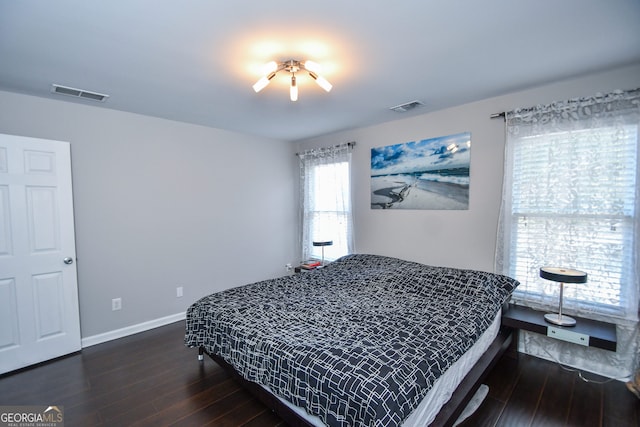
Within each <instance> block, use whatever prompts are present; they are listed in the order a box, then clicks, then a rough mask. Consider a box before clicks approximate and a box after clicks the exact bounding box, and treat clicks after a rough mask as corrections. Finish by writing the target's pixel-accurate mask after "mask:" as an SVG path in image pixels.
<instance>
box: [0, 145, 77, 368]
mask: <svg viewBox="0 0 640 427" xmlns="http://www.w3.org/2000/svg"><path fill="white" fill-rule="evenodd" d="M66 257H69V258H71V259H73V260H75V257H76V250H75V231H74V220H73V194H72V186H71V156H70V145H69V144H68V143H66V142H60V141H49V140H43V139H36V138H26V137H19V136H11V135H1V134H0V373H3V372H8V371H11V370H14V369H18V368H21V367H24V366H28V365H31V364H34V363H38V362H42V361H44V360H47V359H50V358H53V357H58V356H62V355H65V354H68V353H72V352H74V351H77V350H79V349H80V320H79V307H78V286H77V272H76V266H75V263H72V264H65V262H64V259H65V258H66Z"/></svg>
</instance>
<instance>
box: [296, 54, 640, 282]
mask: <svg viewBox="0 0 640 427" xmlns="http://www.w3.org/2000/svg"><path fill="white" fill-rule="evenodd" d="M637 87H640V64H637V65H635V66H628V67H623V68H619V69H616V70H612V71H609V72H606V73H599V74H593V75H590V76H583V77H580V78H575V79H571V80H566V81H562V82H557V83H554V84H549V85H546V86H543V87H538V88H532V89H531V90H527V91H522V92H517V93H513V94H510V95H506V96H501V97H497V98H492V99H487V100H483V101H480V102H476V103H472V104H467V105H462V106H459V107H455V108H450V109H447V110H442V111H437V112H433V113H428V114H422V115H418V116H413V117H409V118H406V119H401V120H395V121H391V122H388V123H384V124H381V125H377V126H371V127H366V128H360V129H354V130H349V131H344V132H339V133H336V134H332V135H327V136H322V137H318V138H312V139H309V140H305V141H300V142H299V143H298V147H297V148H298V149H299V150H302V149H306V148H311V147H316V146H323V145H330V144H336V143H340V142H347V141H356V147H355V149H354V151H353V170H352V179H353V198H354V207H353V208H354V227H355V244H356V250H357V252H361V253H375V254H381V255H389V256H395V257H399V258H405V259H409V260H415V261H418V262H423V263H426V264H432V265H444V266H452V267H461V268H474V269H480V270H485V271H493V261H494V252H495V245H496V230H497V224H498V212H499V209H500V201H501V192H502V172H503V159H504V140H505V138H504V122H503V121H502V120H501V119H493V120H492V119H490V118H489V116H490V115H491V114H492V113H497V112H502V111H508V110H512V109H514V108H518V107H528V106H532V105H536V104H539V103H550V102H553V101H557V100H564V99H569V98H575V97H583V96H590V95H593V94H595V93H597V92H609V91H612V90H615V89H633V88H637ZM424 101H425V103H426V105H427V106H428V105H429V100H428V99H425V100H424ZM390 114H398V113H393V112H390ZM466 131H469V132H471V144H472V145H471V184H470V200H469V209H468V210H464V211H462V210H461V211H453V210H447V211H429V210H372V209H371V208H370V194H371V190H370V160H371V151H370V149H371V148H372V147H381V146H385V145H391V144H398V143H404V142H408V141H415V140H420V139H424V138H431V137H437V136H442V135H450V134H455V133H460V132H466Z"/></svg>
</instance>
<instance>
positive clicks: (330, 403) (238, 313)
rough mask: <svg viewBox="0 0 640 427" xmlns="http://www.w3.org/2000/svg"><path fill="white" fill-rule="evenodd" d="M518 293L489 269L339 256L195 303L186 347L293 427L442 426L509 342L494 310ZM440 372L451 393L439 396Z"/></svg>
mask: <svg viewBox="0 0 640 427" xmlns="http://www.w3.org/2000/svg"><path fill="white" fill-rule="evenodd" d="M517 285H518V282H517V281H515V280H514V279H511V278H509V277H506V276H502V275H498V274H493V273H488V272H481V271H474V270H460V269H453V268H445V267H433V266H427V265H423V264H419V263H416V262H411V261H405V260H401V259H397V258H390V257H384V256H379V255H368V254H354V255H347V256H345V257H342V258H340V259H339V260H337V261H335V262H333V263H330V264H328V265H327V266H325V267H324V268H321V269H316V270H313V271H309V272H305V273H299V274H295V275H291V276H284V277H281V278H276V279H270V280H265V281H261V282H257V283H253V284H249V285H245V286H241V287H236V288H232V289H228V290H225V291H222V292H218V293H215V294H212V295H209V296H207V297H204V298H202V299H200V300H198V301H197V302H195V303H194V304H192V305H191V306H190V307H189V309H188V310H187V319H186V333H185V344H186V345H187V346H189V347H195V348H198V349H199V350H200V354H202V353H207V354H208V355H209V356H211V357H212V358H213V359H214V360H216V361H217V362H219V363H220V364H221V365H223V366H224V367H226V368H228V369H231V370H232V371H233V372H234V373H235V374H236V375H237V377H238V378H240V379H241V381H242V382H243V383H244V384H245V385H246V386H247V388H249V389H250V390H252V391H253V392H254V393H255V394H256V395H258V396H259V397H260V398H261V400H263V402H265V403H267V404H268V405H269V406H271V407H272V408H273V409H274V410H276V412H277V413H278V414H280V415H281V416H283V418H285V420H287V422H288V423H290V424H292V425H308V426H313V425H330V426H403V427H407V426H412V425H429V424H432V423H433V424H434V425H435V424H438V425H440V424H442V425H447V424H450V423H452V422H453V421H455V417H456V416H457V414H459V412H460V411H461V410H462V409H463V406H461V405H462V404H463V403H464V401H465V400H467V399H468V398H469V397H471V395H472V392H473V391H474V390H475V388H477V386H478V380H479V379H481V378H482V375H483V372H485V371H486V370H487V369H488V368H490V367H491V366H492V364H493V363H495V360H496V358H497V357H499V355H501V354H502V352H503V351H504V349H505V348H506V346H507V345H508V340H509V339H510V336H509V335H508V334H507V333H506V332H505V331H500V328H499V319H500V310H501V307H502V305H503V304H504V303H505V302H507V301H508V299H509V298H510V295H511V293H512V291H513V290H514V289H515V287H516V286H517ZM478 343H482V345H481V347H474V345H477V344H478ZM474 348H475V351H473V349H474ZM469 354H472V357H471V358H469V356H468V355H469ZM465 358H466V359H470V361H469V360H467V362H466V365H465V366H461V365H460V361H461V360H463V361H464V360H465ZM476 365H480V366H481V369H480V371H481V372H479V373H478V372H477V371H478V369H476V371H474V370H473V369H471V368H472V367H473V366H476ZM474 369H475V368H474ZM474 372H475V373H474ZM447 375H448V376H449V377H451V376H453V377H454V378H453V380H449V379H447V382H450V383H451V384H448V385H446V387H445V389H440V388H438V387H439V385H440V384H442V383H443V382H444V380H443V378H445V379H446V378H447ZM465 383H468V384H466V386H465ZM463 386H464V387H463ZM461 387H462V388H464V389H465V390H463V394H464V396H463V397H459V396H458V397H456V393H458V391H459V390H457V389H460V388H461ZM434 390H435V391H434ZM430 392H433V393H431V394H430ZM452 394H453V397H452V398H451V399H449V397H450V396H452ZM425 402H427V403H425ZM421 403H422V406H421ZM451 406H454V407H451ZM425 408H426V409H425ZM420 411H422V412H425V413H424V414H420V413H419V412H420ZM443 413H444V415H443ZM416 414H418V415H417V416H416ZM452 420H453V421H452Z"/></svg>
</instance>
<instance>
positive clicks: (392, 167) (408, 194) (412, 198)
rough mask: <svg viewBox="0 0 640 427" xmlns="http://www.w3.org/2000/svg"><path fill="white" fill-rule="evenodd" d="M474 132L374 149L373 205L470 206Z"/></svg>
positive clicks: (394, 206)
mask: <svg viewBox="0 0 640 427" xmlns="http://www.w3.org/2000/svg"><path fill="white" fill-rule="evenodd" d="M470 164H471V133H470V132H463V133H458V134H455V135H448V136H440V137H437V138H429V139H423V140H421V141H412V142H406V143H403V144H396V145H388V146H386V147H378V148H372V149H371V209H438V210H445V209H446V210H455V209H457V210H465V209H469V166H470Z"/></svg>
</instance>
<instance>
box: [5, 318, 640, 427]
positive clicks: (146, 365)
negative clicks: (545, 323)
mask: <svg viewBox="0 0 640 427" xmlns="http://www.w3.org/2000/svg"><path fill="white" fill-rule="evenodd" d="M183 331H184V323H183V322H178V323H174V324H171V325H168V326H164V327H161V328H157V329H154V330H151V331H147V332H144V333H141V334H137V335H133V336H129V337H126V338H122V339H119V340H114V341H111V342H107V343H104V344H100V345H96V346H93V347H88V348H86V349H84V350H83V351H82V352H80V353H77V354H74V355H71V356H67V357H64V358H60V359H57V360H55V361H51V362H47V363H43V364H40V365H38V366H35V367H32V368H27V369H24V370H21V371H19V372H16V373H12V374H8V375H4V376H2V377H0V405H59V406H63V407H64V416H65V426H67V427H69V426H83V427H84V426H154V427H156V426H170V425H175V426H206V425H209V426H247V427H258V426H266V427H271V426H283V427H284V423H283V422H282V421H281V420H280V419H279V418H278V417H277V416H276V415H274V414H273V413H271V412H270V411H269V410H267V409H266V408H265V407H264V406H263V405H262V404H261V403H260V402H258V401H257V400H255V399H254V398H253V397H252V396H251V395H249V394H248V393H247V392H245V391H244V390H243V389H242V388H240V387H239V386H238V385H237V384H236V383H235V381H234V380H232V379H231V378H230V377H229V375H228V374H227V373H226V372H224V371H223V370H222V368H220V367H219V366H218V365H216V364H215V363H214V362H213V361H211V360H210V359H209V358H206V359H205V362H204V363H198V361H197V360H196V356H197V351H196V350H195V349H188V348H186V347H184V345H183ZM601 379H602V378H600V380H601ZM486 384H487V385H489V390H490V391H489V395H488V397H487V398H486V400H485V401H484V403H483V404H482V406H481V407H480V409H479V410H478V411H477V412H476V413H475V414H474V415H473V416H472V417H471V418H469V419H468V420H467V421H465V422H464V423H463V426H494V425H498V426H510V427H511V426H617V427H625V426H638V425H640V400H638V399H637V398H636V397H635V396H634V395H633V394H631V393H630V392H629V391H628V390H627V389H626V387H625V385H624V384H623V383H622V382H619V381H612V382H609V383H607V384H604V385H599V384H591V383H585V382H583V381H582V380H581V379H579V378H578V377H577V376H576V374H573V373H569V372H566V371H564V370H562V369H561V368H560V367H558V366H557V365H555V364H553V363H550V362H547V361H544V360H540V359H536V358H533V357H528V356H525V355H521V356H520V357H519V358H518V359H517V360H516V359H510V358H508V357H505V358H503V359H502V360H501V361H500V362H499V363H498V365H497V366H496V368H495V369H494V370H493V372H492V373H491V374H490V375H489V377H488V378H487V381H486Z"/></svg>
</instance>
